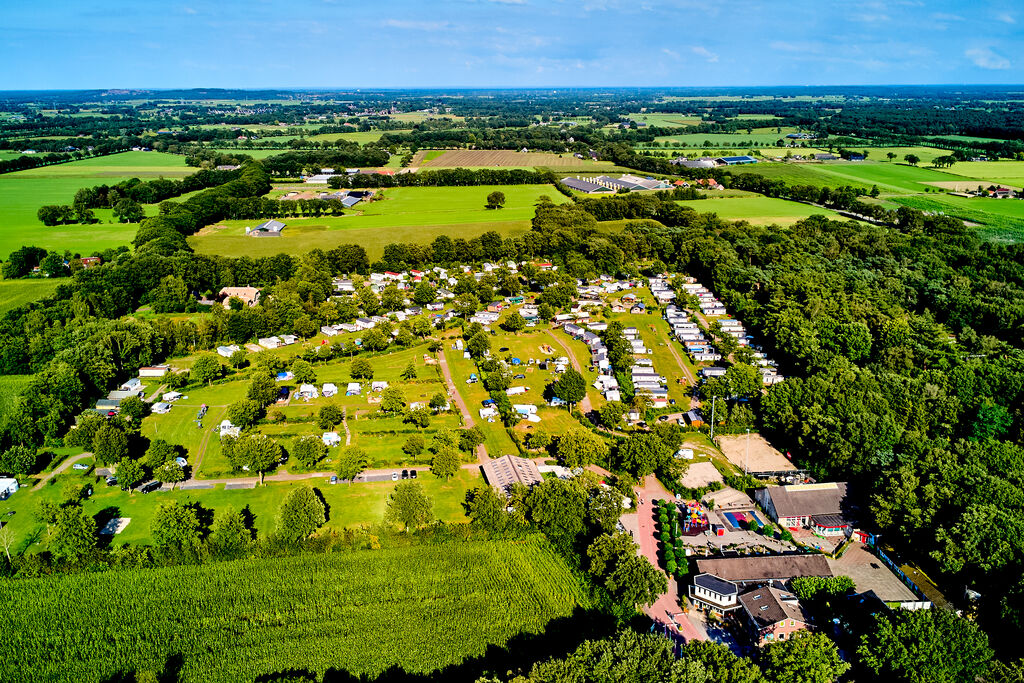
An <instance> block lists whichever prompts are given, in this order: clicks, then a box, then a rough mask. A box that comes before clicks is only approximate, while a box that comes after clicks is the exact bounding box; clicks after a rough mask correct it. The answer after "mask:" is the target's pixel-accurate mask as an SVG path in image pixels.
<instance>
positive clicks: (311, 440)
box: [291, 435, 327, 469]
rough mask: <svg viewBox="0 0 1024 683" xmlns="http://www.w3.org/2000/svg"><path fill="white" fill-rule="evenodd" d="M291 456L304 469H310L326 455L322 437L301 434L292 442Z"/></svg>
mask: <svg viewBox="0 0 1024 683" xmlns="http://www.w3.org/2000/svg"><path fill="white" fill-rule="evenodd" d="M291 454H292V456H293V457H294V458H295V459H296V460H298V461H299V463H300V464H301V465H302V466H303V467H305V468H306V469H312V468H313V467H314V466H315V465H316V464H317V463H318V462H320V461H321V460H323V459H324V458H326V457H327V446H325V445H324V442H323V439H320V438H318V437H316V436H312V435H309V436H303V437H300V438H298V439H296V440H295V443H294V444H292V452H291Z"/></svg>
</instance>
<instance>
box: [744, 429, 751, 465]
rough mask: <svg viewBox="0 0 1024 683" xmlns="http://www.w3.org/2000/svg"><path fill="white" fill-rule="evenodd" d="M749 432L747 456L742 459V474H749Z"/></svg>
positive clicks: (748, 433) (748, 432)
mask: <svg viewBox="0 0 1024 683" xmlns="http://www.w3.org/2000/svg"><path fill="white" fill-rule="evenodd" d="M749 465H750V430H749V429H748V430H747V455H746V457H745V458H744V459H743V474H744V475H748V474H750V467H749Z"/></svg>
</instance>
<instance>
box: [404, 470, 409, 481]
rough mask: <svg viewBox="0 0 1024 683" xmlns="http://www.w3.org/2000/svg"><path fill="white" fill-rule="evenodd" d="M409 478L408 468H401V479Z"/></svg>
mask: <svg viewBox="0 0 1024 683" xmlns="http://www.w3.org/2000/svg"><path fill="white" fill-rule="evenodd" d="M408 478H409V470H402V479H408Z"/></svg>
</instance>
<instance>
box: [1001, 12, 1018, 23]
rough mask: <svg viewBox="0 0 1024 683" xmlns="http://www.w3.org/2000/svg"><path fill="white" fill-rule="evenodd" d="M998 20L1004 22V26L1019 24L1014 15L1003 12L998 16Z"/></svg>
mask: <svg viewBox="0 0 1024 683" xmlns="http://www.w3.org/2000/svg"><path fill="white" fill-rule="evenodd" d="M996 19H998V20H999V21H1001V22H1003V23H1004V24H1016V23H1017V20H1016V19H1014V18H1013V15H1012V14H1007V13H1006V12H1003V13H1002V14H999V15H997V16H996Z"/></svg>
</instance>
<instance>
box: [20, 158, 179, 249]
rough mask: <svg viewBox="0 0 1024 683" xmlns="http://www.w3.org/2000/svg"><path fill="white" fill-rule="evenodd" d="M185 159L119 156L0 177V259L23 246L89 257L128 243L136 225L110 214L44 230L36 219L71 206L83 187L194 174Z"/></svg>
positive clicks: (101, 212) (98, 215)
mask: <svg viewBox="0 0 1024 683" xmlns="http://www.w3.org/2000/svg"><path fill="white" fill-rule="evenodd" d="M194 170H195V169H191V168H188V167H186V166H185V158H184V157H180V156H174V155H171V154H160V153H158V152H124V153H122V154H112V155H110V156H105V157H98V158H95V159H85V160H82V161H74V162H70V163H67V164H57V165H54V166H44V167H42V168H33V169H29V170H27V171H17V172H15V173H5V174H3V175H0V212H2V215H3V217H4V230H3V233H2V235H0V258H6V257H7V255H8V254H10V253H11V252H12V251H14V250H15V249H18V248H19V247H22V246H26V245H34V246H38V247H44V248H46V249H50V250H59V251H63V250H65V249H68V250H70V251H72V252H73V253H81V254H84V255H89V254H91V253H93V252H94V251H97V250H102V249H107V248H109V247H115V246H119V245H122V244H129V243H130V242H131V240H132V238H133V237H134V236H135V230H136V228H137V227H138V226H136V225H122V224H119V223H113V222H112V217H111V216H110V211H106V212H103V211H97V212H96V213H97V218H99V219H100V220H101V221H103V222H101V223H97V224H95V225H62V226H55V227H51V228H48V227H46V226H44V225H43V224H42V223H40V222H39V219H38V218H36V212H37V211H38V210H39V207H40V206H43V205H44V204H70V203H71V200H72V199H73V198H74V196H75V192H77V191H78V190H79V189H80V188H82V187H88V186H92V185H101V184H107V185H110V184H114V183H117V182H120V181H122V180H128V179H130V178H142V179H147V178H156V177H159V176H166V177H174V178H179V177H182V176H184V175H187V174H189V173H192V172H194Z"/></svg>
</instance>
